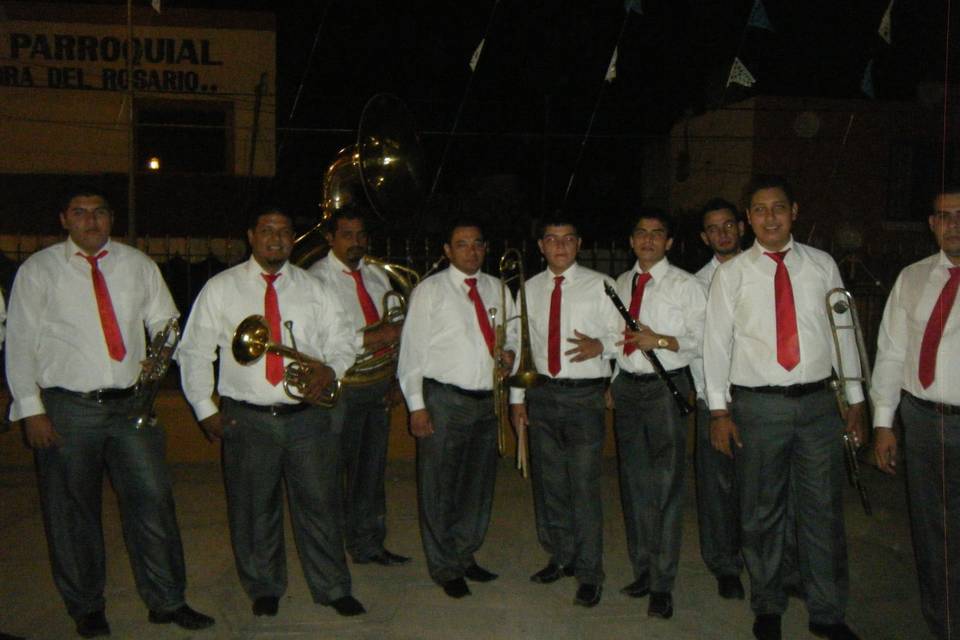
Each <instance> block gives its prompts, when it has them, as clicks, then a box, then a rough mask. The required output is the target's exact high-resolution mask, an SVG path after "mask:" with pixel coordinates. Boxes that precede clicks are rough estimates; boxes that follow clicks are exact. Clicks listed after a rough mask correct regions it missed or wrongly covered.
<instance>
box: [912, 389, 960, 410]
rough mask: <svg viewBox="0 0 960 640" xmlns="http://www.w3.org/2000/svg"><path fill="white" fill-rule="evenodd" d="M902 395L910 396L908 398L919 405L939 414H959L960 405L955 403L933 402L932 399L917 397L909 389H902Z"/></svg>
mask: <svg viewBox="0 0 960 640" xmlns="http://www.w3.org/2000/svg"><path fill="white" fill-rule="evenodd" d="M903 395H905V396H910V398H911V399H912V400H913V401H914V402H916V403H917V404H919V405H920V406H921V407H925V408H927V409H930V410H931V411H936V412H937V413H939V414H940V415H943V416H960V407H958V406H957V405H955V404H942V403H940V402H934V401H933V400H924V399H923V398H918V397H917V396H915V395H913V394H912V393H910V392H909V391H904V392H903Z"/></svg>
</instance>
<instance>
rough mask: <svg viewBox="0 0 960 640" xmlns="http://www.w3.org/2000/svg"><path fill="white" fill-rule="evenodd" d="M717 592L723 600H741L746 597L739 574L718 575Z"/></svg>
mask: <svg viewBox="0 0 960 640" xmlns="http://www.w3.org/2000/svg"><path fill="white" fill-rule="evenodd" d="M717 593H719V594H720V597H721V598H723V599H724V600H743V599H744V598H745V597H746V594H745V593H744V591H743V583H742V582H740V576H718V577H717Z"/></svg>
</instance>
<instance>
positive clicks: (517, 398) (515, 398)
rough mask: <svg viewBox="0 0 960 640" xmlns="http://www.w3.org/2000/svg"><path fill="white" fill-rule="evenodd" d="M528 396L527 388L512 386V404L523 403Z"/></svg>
mask: <svg viewBox="0 0 960 640" xmlns="http://www.w3.org/2000/svg"><path fill="white" fill-rule="evenodd" d="M526 397H527V392H526V389H518V388H517V387H510V404H523V401H524V400H525V399H526Z"/></svg>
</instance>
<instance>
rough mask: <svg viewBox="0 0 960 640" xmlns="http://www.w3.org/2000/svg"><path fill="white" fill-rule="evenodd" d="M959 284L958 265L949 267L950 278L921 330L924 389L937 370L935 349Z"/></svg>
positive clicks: (959, 268) (921, 373) (921, 377)
mask: <svg viewBox="0 0 960 640" xmlns="http://www.w3.org/2000/svg"><path fill="white" fill-rule="evenodd" d="M958 286H960V267H951V268H950V279H949V280H947V283H946V284H945V285H943V290H942V291H940V297H939V298H937V303H936V304H935V305H933V311H931V312H930V319H929V320H927V328H926V329H925V330H924V331H923V341H922V342H921V343H920V375H919V378H920V384H921V385H923V388H924V389H926V388H927V387H929V386H930V385H931V384H933V377H934V375H935V374H936V372H937V349H938V348H939V347H940V338H942V337H943V325H945V324H946V323H947V318H949V317H950V310H951V309H952V308H953V301H954V300H955V299H956V297H957V287H958Z"/></svg>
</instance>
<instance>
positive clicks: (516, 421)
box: [510, 404, 530, 434]
mask: <svg viewBox="0 0 960 640" xmlns="http://www.w3.org/2000/svg"><path fill="white" fill-rule="evenodd" d="M510 422H511V424H513V428H514V429H516V430H517V433H518V434H520V433H525V432H526V430H527V425H528V424H530V420H528V419H527V405H525V404H512V405H510Z"/></svg>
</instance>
